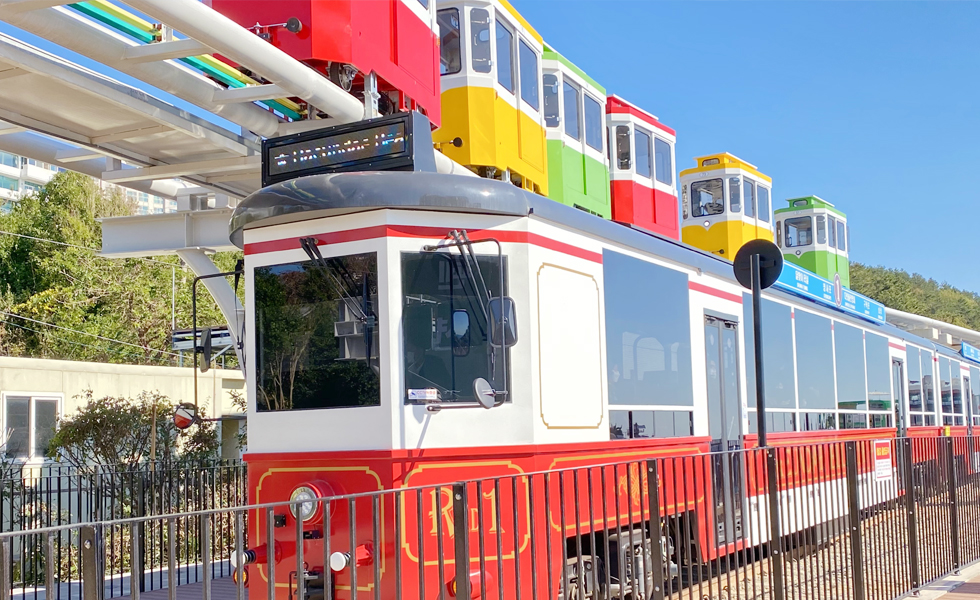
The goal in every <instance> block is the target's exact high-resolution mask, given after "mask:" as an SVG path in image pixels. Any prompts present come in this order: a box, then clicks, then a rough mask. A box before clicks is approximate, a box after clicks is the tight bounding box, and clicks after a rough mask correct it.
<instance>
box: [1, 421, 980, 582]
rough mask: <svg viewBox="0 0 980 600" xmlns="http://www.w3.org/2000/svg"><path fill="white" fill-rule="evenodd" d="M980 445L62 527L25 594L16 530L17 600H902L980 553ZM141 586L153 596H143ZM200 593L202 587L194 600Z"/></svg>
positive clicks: (835, 451)
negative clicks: (194, 585)
mask: <svg viewBox="0 0 980 600" xmlns="http://www.w3.org/2000/svg"><path fill="white" fill-rule="evenodd" d="M978 443H980V439H977V438H912V439H899V440H895V439H890V440H871V439H868V440H862V441H847V442H826V443H812V444H805V445H794V446H785V447H776V448H764V449H747V450H746V449H739V450H733V451H729V452H720V453H710V454H696V453H694V454H690V455H684V456H680V455H677V456H666V457H664V456H659V457H655V458H654V457H650V458H646V457H643V456H639V457H637V458H636V459H634V460H630V461H627V462H619V463H614V464H605V465H599V466H593V465H589V466H581V467H578V468H571V469H564V470H551V471H548V472H540V473H525V474H520V475H507V476H501V477H497V478H491V479H480V480H473V481H457V482H451V483H450V482H447V483H445V484H443V485H435V486H427V487H417V488H403V489H396V490H388V491H382V492H376V493H367V494H357V495H349V496H339V497H333V498H325V499H320V500H318V501H316V502H312V503H310V502H307V503H306V504H303V503H302V502H297V503H293V504H291V505H286V504H280V505H261V506H252V507H241V508H234V509H215V510H208V511H196V512H192V513H184V514H176V515H168V516H158V517H142V518H131V519H121V520H115V521H112V522H105V523H99V524H88V525H83V526H69V527H53V528H49V529H45V530H39V531H35V532H34V533H33V534H32V535H35V536H37V537H38V538H39V539H40V544H39V547H40V548H41V549H42V552H41V554H42V555H43V557H44V560H42V561H41V562H40V563H39V564H38V565H37V571H38V573H39V574H40V575H41V577H40V579H39V583H40V584H41V585H40V587H39V588H37V589H33V590H32V589H24V587H23V586H21V587H19V588H16V589H12V588H11V587H10V585H11V582H12V581H13V578H12V571H11V568H10V565H11V559H10V557H11V554H10V553H11V547H12V544H13V543H14V542H15V541H16V540H17V539H18V535H21V536H22V534H9V533H6V534H0V600H6V599H7V597H8V595H10V594H15V595H18V596H25V595H26V596H29V597H30V596H31V593H33V594H34V595H35V596H34V597H41V596H43V595H44V592H45V591H44V590H43V589H41V587H43V584H44V583H45V582H51V583H52V584H56V585H57V588H52V589H57V595H58V598H59V600H67V599H69V598H79V597H81V598H84V600H99V599H100V598H103V597H106V598H109V597H118V596H125V595H130V596H132V597H133V598H137V599H138V596H139V594H140V593H143V592H146V591H148V590H152V589H162V588H165V587H166V588H169V589H170V590H171V592H170V594H169V598H171V599H172V600H173V599H176V598H178V597H181V598H186V597H195V598H196V597H197V596H201V597H202V598H204V600H210V599H211V598H212V588H213V586H215V585H220V586H224V588H223V589H224V592H226V593H227V595H225V597H227V598H230V597H231V595H234V596H235V597H236V598H238V599H241V598H244V596H245V594H246V593H248V594H249V595H250V596H251V600H261V599H262V598H266V599H268V598H270V597H273V596H274V597H276V598H278V600H333V599H337V600H346V599H348V598H351V599H352V598H357V597H360V598H374V599H380V598H398V599H406V600H407V599H410V598H416V599H423V598H424V599H426V600H431V599H434V598H440V599H448V598H486V599H494V598H497V599H499V600H504V599H505V598H507V599H515V600H519V599H521V598H532V599H537V598H548V599H555V598H561V599H563V600H568V599H573V598H574V599H575V600H585V599H593V600H612V599H616V598H618V599H620V600H626V599H627V598H631V599H637V598H656V599H659V598H671V599H682V598H683V599H690V600H693V599H695V598H697V599H699V600H703V599H722V598H724V599H733V598H746V599H750V598H751V599H772V600H785V599H791V598H792V599H800V600H803V599H808V600H809V599H817V598H828V599H831V598H832V599H844V598H853V599H855V600H889V599H892V598H898V597H901V596H903V595H906V594H908V593H910V592H914V591H915V590H917V589H919V588H921V587H922V586H924V585H925V584H927V583H929V582H932V581H935V580H936V579H938V578H941V577H943V576H945V575H947V574H950V573H952V572H954V571H956V570H958V569H959V568H960V567H961V566H962V565H964V564H967V563H970V562H973V561H977V560H980V474H978V471H980V470H978V467H980V464H978V459H977V456H978V455H977V452H976V450H975V448H977V449H980V448H978V446H977V444H978ZM297 512H298V513H299V514H309V515H310V518H309V520H307V521H305V522H303V521H301V520H298V519H296V518H295V517H294V516H292V515H294V514H296V513H297ZM269 539H274V540H275V544H273V545H271V546H266V548H268V551H265V550H264V549H263V546H264V544H265V542H266V541H267V540H269ZM59 547H61V548H62V549H63V548H65V547H68V548H69V551H68V552H67V553H65V552H64V551H63V550H62V551H60V552H59ZM244 548H251V549H253V550H254V552H253V553H249V554H248V555H247V557H245V555H241V554H240V550H241V549H244ZM232 553H235V555H236V556H243V560H241V561H238V562H239V563H240V562H246V558H247V559H252V560H254V562H255V564H252V565H249V566H248V567H244V568H245V569H248V570H250V571H251V574H250V579H251V581H250V586H249V588H248V589H247V590H246V588H245V587H244V580H245V579H246V578H245V576H244V575H245V574H244V573H243V572H242V571H238V572H237V574H238V577H237V578H236V583H230V581H231V580H230V579H226V578H227V577H228V576H229V575H230V574H231V573H232V571H233V568H232V566H231V565H230V564H229V561H228V560H227V558H228V557H229V556H230V555H232ZM66 557H67V558H66ZM325 565H330V568H326V569H325V568H324V566H325ZM460 565H464V566H465V567H463V568H460ZM242 568H243V567H241V565H239V566H238V567H236V570H237V569H242ZM133 573H139V574H142V576H141V577H138V578H136V581H137V582H139V583H140V585H130V582H131V574H133ZM190 582H199V583H200V584H201V585H200V586H199V587H200V589H194V591H193V592H182V591H180V588H179V587H178V586H180V585H182V584H184V583H190Z"/></svg>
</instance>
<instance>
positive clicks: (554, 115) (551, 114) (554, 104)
mask: <svg viewBox="0 0 980 600" xmlns="http://www.w3.org/2000/svg"><path fill="white" fill-rule="evenodd" d="M541 81H542V82H543V83H544V126H545V127H549V128H550V127H558V125H559V124H560V123H561V106H560V101H559V97H558V76H557V75H555V74H554V73H545V74H544V77H542V79H541Z"/></svg>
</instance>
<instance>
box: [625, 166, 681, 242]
mask: <svg viewBox="0 0 980 600" xmlns="http://www.w3.org/2000/svg"><path fill="white" fill-rule="evenodd" d="M612 218H613V221H619V222H620V223H630V224H633V225H636V226H637V227H642V228H643V229H646V230H647V231H652V232H654V233H659V234H660V235H665V236H667V237H669V238H673V239H675V240H678V239H680V224H679V223H680V222H679V221H678V219H677V196H674V195H672V194H669V193H667V192H662V191H660V190H655V189H653V188H650V187H647V186H645V185H643V184H641V183H637V182H635V181H631V180H628V179H620V180H613V181H612Z"/></svg>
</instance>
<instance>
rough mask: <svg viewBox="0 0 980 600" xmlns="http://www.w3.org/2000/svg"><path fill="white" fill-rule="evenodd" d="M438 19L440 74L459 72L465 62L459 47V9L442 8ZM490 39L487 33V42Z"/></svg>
mask: <svg viewBox="0 0 980 600" xmlns="http://www.w3.org/2000/svg"><path fill="white" fill-rule="evenodd" d="M437 20H438V21H439V74H440V75H452V74H453V73H459V71H460V69H461V68H462V62H463V61H462V59H461V57H460V48H459V9H458V8H446V9H443V10H440V11H439V12H438V13H437ZM489 41H490V37H489V34H487V42H489ZM488 54H489V52H488Z"/></svg>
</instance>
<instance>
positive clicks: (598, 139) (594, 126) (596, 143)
mask: <svg viewBox="0 0 980 600" xmlns="http://www.w3.org/2000/svg"><path fill="white" fill-rule="evenodd" d="M585 143H586V144H588V145H589V147H591V148H593V149H595V150H598V151H599V152H602V105H601V104H599V102H598V101H597V100H596V99H595V98H593V97H592V96H590V95H588V94H585Z"/></svg>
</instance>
